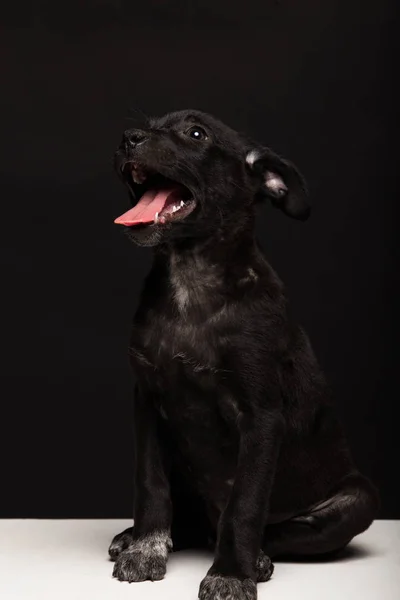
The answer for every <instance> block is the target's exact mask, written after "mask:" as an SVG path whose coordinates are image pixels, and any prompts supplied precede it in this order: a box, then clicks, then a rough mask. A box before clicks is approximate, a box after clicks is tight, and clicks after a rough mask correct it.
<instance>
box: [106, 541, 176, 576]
mask: <svg viewBox="0 0 400 600" xmlns="http://www.w3.org/2000/svg"><path fill="white" fill-rule="evenodd" d="M171 548H172V541H171V538H170V537H169V535H168V534H167V533H163V532H156V533H151V534H149V535H147V536H143V537H140V538H138V539H133V540H132V542H131V543H130V544H129V546H128V548H126V549H125V550H122V551H121V552H120V554H119V555H118V556H117V558H116V561H115V565H114V570H113V577H116V578H117V579H119V580H120V581H129V583H132V582H133V581H146V579H150V580H151V581H159V580H160V579H163V578H164V575H165V573H166V570H167V560H168V552H169V550H171Z"/></svg>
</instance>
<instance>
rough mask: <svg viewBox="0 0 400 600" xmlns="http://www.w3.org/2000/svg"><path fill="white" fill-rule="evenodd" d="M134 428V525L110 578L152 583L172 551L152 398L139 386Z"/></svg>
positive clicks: (166, 483) (169, 513)
mask: <svg viewBox="0 0 400 600" xmlns="http://www.w3.org/2000/svg"><path fill="white" fill-rule="evenodd" d="M134 428H135V477H134V481H135V488H134V497H135V501H134V521H135V524H134V528H133V531H132V539H131V540H130V542H129V545H128V547H127V548H125V549H123V550H122V551H121V552H120V553H119V554H118V556H117V558H116V561H115V566H114V571H113V575H114V577H117V578H118V579H119V580H120V581H129V582H132V581H145V580H146V579H150V580H152V581H155V580H159V579H162V578H163V577H164V575H165V572H166V565H167V558H168V552H169V550H171V548H172V541H171V533H170V532H171V518H172V506H171V498H170V487H169V481H168V478H167V475H166V472H165V463H164V458H163V456H162V448H161V444H160V441H159V439H158V436H157V414H156V411H155V408H154V403H153V398H152V395H151V393H149V391H147V390H146V389H143V388H142V387H140V388H139V387H137V388H136V392H135V408H134Z"/></svg>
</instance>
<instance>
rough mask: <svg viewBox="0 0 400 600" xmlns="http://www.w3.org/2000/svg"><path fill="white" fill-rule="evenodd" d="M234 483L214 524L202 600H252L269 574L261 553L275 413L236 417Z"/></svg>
mask: <svg viewBox="0 0 400 600" xmlns="http://www.w3.org/2000/svg"><path fill="white" fill-rule="evenodd" d="M239 429H240V448H239V458H238V464H237V471H236V476H235V481H234V484H233V487H232V490H231V494H230V497H229V500H228V502H227V505H226V507H225V510H224V511H223V513H222V515H221V518H220V522H219V525H218V539H217V545H216V554H215V559H214V563H213V565H212V567H211V568H210V570H209V571H208V574H207V576H206V577H205V579H203V581H202V583H201V585H200V591H199V598H200V600H216V599H217V598H218V600H228V599H229V600H255V599H256V598H257V587H256V581H257V580H258V581H266V580H267V579H268V578H269V577H270V576H271V574H272V570H273V567H272V564H271V562H270V560H269V558H268V557H266V556H265V555H263V554H260V549H261V541H262V535H263V530H264V525H265V522H266V517H267V510H268V500H269V496H270V492H271V488H272V482H273V478H274V474H275V466H276V461H277V457H278V453H279V448H280V443H281V438H282V434H283V429H284V423H283V418H282V415H281V413H280V411H278V410H266V409H260V408H258V409H257V411H254V412H253V413H249V412H246V413H242V414H241V416H240V418H239Z"/></svg>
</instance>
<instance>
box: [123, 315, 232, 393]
mask: <svg viewBox="0 0 400 600" xmlns="http://www.w3.org/2000/svg"><path fill="white" fill-rule="evenodd" d="M131 356H132V359H133V363H134V368H135V370H137V369H140V371H141V373H142V374H145V375H146V378H150V381H151V382H153V383H157V384H159V385H162V386H163V387H164V388H170V387H175V385H176V384H183V383H184V381H190V382H191V383H192V384H197V385H198V386H200V387H202V386H209V385H211V384H212V382H213V381H214V380H215V379H216V378H217V376H218V375H220V374H221V372H222V366H221V365H222V334H221V332H219V331H218V329H217V328H215V327H213V326H212V325H210V324H209V323H194V322H191V321H190V320H188V319H186V318H173V319H169V318H168V317H166V316H164V315H157V316H156V317H154V316H153V319H152V322H150V320H149V321H148V322H147V324H146V326H145V327H143V328H140V330H139V331H134V332H133V335H132V341H131Z"/></svg>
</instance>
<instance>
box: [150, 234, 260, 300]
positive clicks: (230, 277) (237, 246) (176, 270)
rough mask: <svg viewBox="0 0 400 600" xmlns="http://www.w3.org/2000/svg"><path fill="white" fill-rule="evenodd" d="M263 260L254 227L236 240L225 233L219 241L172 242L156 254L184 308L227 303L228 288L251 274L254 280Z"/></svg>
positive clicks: (175, 295) (175, 297) (157, 263)
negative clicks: (256, 269)
mask: <svg viewBox="0 0 400 600" xmlns="http://www.w3.org/2000/svg"><path fill="white" fill-rule="evenodd" d="M259 261H260V251H259V248H258V246H257V243H256V240H255V237H254V234H253V232H252V231H248V232H246V234H244V235H242V236H240V237H239V238H238V239H236V240H233V239H232V238H224V237H223V236H221V237H220V238H219V240H218V241H217V240H216V239H214V238H213V239H208V240H203V241H199V240H197V241H196V242H193V241H191V242H179V243H173V244H171V243H170V244H169V245H168V246H166V245H165V246H164V247H162V248H158V249H157V251H156V254H155V264H156V265H157V266H158V267H159V268H161V269H162V271H163V272H164V273H165V275H166V278H167V281H168V286H169V288H170V289H171V290H172V296H173V299H174V301H175V302H176V304H177V306H178V308H179V309H180V310H182V311H187V310H190V308H191V307H193V308H195V309H196V310H199V309H201V310H202V311H205V312H208V311H209V310H212V309H213V308H214V309H215V308H216V307H218V306H219V305H220V304H221V303H226V298H227V292H228V293H229V291H230V290H233V289H234V288H235V287H236V286H239V287H240V286H241V285H244V283H245V282H246V281H249V278H250V279H252V280H253V281H254V279H255V278H256V274H255V273H256V271H255V268H256V265H257V264H258V263H259ZM241 282H242V283H241ZM228 295H229V294H228Z"/></svg>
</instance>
